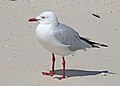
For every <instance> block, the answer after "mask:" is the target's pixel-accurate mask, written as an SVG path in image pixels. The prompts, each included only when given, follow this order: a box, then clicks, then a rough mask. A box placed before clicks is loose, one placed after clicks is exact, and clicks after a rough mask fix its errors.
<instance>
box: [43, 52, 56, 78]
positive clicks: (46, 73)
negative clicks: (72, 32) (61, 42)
mask: <svg viewBox="0 0 120 86" xmlns="http://www.w3.org/2000/svg"><path fill="white" fill-rule="evenodd" d="M54 65H55V55H54V53H52V71H50V72H42V74H43V75H50V76H53V75H54V74H55V71H54Z"/></svg>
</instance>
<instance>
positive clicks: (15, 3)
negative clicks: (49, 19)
mask: <svg viewBox="0 0 120 86" xmlns="http://www.w3.org/2000/svg"><path fill="white" fill-rule="evenodd" d="M45 10H52V11H54V12H55V13H56V14H57V16H58V18H59V21H60V22H62V23H64V24H67V25H69V26H71V27H72V28H74V29H75V30H76V31H77V32H79V33H80V35H81V36H84V37H87V38H90V39H92V40H94V41H97V42H100V43H105V44H107V45H108V46H109V47H108V48H100V49H88V50H87V51H77V52H76V54H75V56H74V57H73V56H71V55H69V56H66V61H67V65H66V78H65V79H63V80H59V79H57V78H55V77H56V76H59V75H61V74H62V64H61V61H62V60H61V57H60V56H57V57H56V64H55V71H56V75H55V76H54V77H50V76H43V75H42V73H41V72H43V71H49V70H51V53H50V52H49V51H47V50H46V49H45V48H44V47H42V45H40V44H39V42H38V41H37V39H36V36H35V28H36V26H37V25H38V23H37V22H36V23H29V22H28V19H29V18H32V17H36V16H38V15H39V14H40V13H42V12H43V11H45ZM92 14H96V15H99V16H100V18H97V17H95V16H93V15H92ZM101 71H108V73H102V74H101ZM119 85H120V0H0V86H119Z"/></svg>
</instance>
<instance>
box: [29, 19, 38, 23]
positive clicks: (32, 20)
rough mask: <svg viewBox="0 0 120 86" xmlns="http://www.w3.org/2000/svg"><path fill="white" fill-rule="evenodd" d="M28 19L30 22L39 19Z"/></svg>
mask: <svg viewBox="0 0 120 86" xmlns="http://www.w3.org/2000/svg"><path fill="white" fill-rule="evenodd" d="M28 21H29V22H34V21H37V19H35V18H31V19H29V20H28Z"/></svg>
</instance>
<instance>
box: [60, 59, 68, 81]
mask: <svg viewBox="0 0 120 86" xmlns="http://www.w3.org/2000/svg"><path fill="white" fill-rule="evenodd" d="M62 59H63V62H62V65H63V70H62V72H63V75H62V77H58V78H59V79H60V80H61V79H64V78H65V64H66V62H65V59H64V57H62Z"/></svg>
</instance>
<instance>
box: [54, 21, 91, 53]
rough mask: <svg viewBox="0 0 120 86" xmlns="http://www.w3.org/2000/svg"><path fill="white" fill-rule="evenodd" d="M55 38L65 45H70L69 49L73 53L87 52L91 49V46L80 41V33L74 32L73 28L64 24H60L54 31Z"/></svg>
mask: <svg viewBox="0 0 120 86" xmlns="http://www.w3.org/2000/svg"><path fill="white" fill-rule="evenodd" d="M54 35H55V38H56V39H57V40H58V41H60V42H61V43H62V44H64V45H69V46H68V48H69V49H70V50H71V51H76V50H80V49H83V50H86V48H90V47H91V45H90V44H88V43H87V42H85V41H83V40H81V39H80V36H79V33H77V32H76V31H75V30H73V29H72V28H71V27H69V26H66V25H64V24H61V23H60V24H59V26H58V27H57V28H56V29H55V31H54Z"/></svg>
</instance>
